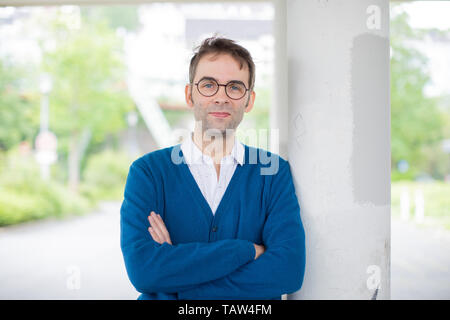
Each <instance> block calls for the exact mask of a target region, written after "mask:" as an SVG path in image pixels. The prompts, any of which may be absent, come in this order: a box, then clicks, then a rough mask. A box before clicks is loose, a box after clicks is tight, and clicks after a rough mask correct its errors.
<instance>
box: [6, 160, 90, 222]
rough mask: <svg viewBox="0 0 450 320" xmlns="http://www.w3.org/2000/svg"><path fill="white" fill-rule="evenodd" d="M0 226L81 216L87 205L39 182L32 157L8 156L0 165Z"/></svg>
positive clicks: (51, 184) (61, 187) (63, 189)
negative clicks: (75, 215)
mask: <svg viewBox="0 0 450 320" xmlns="http://www.w3.org/2000/svg"><path fill="white" fill-rule="evenodd" d="M0 165H1V166H0V226H4V225H11V224H16V223H20V222H24V221H28V220H34V219H42V218H46V217H58V218H61V217H64V216H67V215H69V214H81V213H84V212H86V211H88V210H89V209H90V205H89V202H88V201H87V200H86V199H83V198H82V197H81V196H79V195H76V194H73V193H72V192H71V191H69V190H68V189H67V188H66V187H65V186H64V185H62V184H60V183H57V182H54V181H44V180H42V179H41V178H40V172H39V167H38V166H37V165H36V164H35V161H34V159H33V158H32V157H30V156H29V157H24V156H18V155H17V154H14V153H12V154H10V155H8V157H7V158H6V160H5V158H3V161H2V163H0Z"/></svg>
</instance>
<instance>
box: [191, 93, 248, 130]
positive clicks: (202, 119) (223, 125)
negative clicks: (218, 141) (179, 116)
mask: <svg viewBox="0 0 450 320" xmlns="http://www.w3.org/2000/svg"><path fill="white" fill-rule="evenodd" d="M248 102H249V99H247V102H246V104H245V106H242V107H241V108H238V109H237V111H236V112H233V110H232V109H224V108H222V107H223V106H215V105H214V106H208V107H206V108H205V107H203V106H202V105H200V104H198V103H196V102H195V101H194V100H193V99H192V103H193V105H194V118H195V121H196V122H197V123H199V124H200V125H201V132H202V136H203V137H205V138H210V139H211V138H212V139H214V138H215V137H217V136H218V135H219V136H221V138H222V139H226V138H227V137H228V136H229V135H231V134H232V133H234V132H235V130H236V128H237V127H238V126H239V124H240V123H241V121H242V119H243V117H244V110H245V108H246V107H247V106H248ZM210 112H228V113H229V114H230V115H229V116H228V117H227V118H224V119H223V121H221V120H220V118H217V119H216V118H214V116H211V115H209V113H210Z"/></svg>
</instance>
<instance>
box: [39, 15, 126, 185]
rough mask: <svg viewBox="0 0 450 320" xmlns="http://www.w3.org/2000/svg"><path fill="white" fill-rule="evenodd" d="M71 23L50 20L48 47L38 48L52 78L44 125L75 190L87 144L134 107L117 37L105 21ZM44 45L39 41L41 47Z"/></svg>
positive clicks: (112, 129) (116, 128)
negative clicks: (52, 136) (54, 140)
mask: <svg viewBox="0 0 450 320" xmlns="http://www.w3.org/2000/svg"><path fill="white" fill-rule="evenodd" d="M80 19H81V21H80V25H79V26H78V27H75V28H73V26H72V27H71V26H70V25H66V24H64V22H63V20H61V19H55V21H53V22H52V24H51V26H52V27H51V31H52V32H51V37H52V39H53V40H52V41H54V43H55V45H54V48H53V49H52V50H50V51H45V50H44V55H43V69H44V71H45V72H47V73H49V74H50V75H51V77H52V79H53V90H52V92H51V94H50V110H51V112H50V128H51V129H52V130H53V131H54V132H56V134H57V136H58V138H59V142H58V145H59V149H60V150H61V151H62V152H65V153H67V155H68V173H69V175H68V179H69V186H70V188H71V189H72V190H74V191H76V190H77V189H78V185H79V182H80V164H81V161H82V159H83V157H84V154H85V151H86V149H87V146H88V145H89V144H90V143H101V142H102V141H104V139H105V137H106V136H107V135H109V134H112V133H115V132H118V131H119V130H121V129H123V128H124V127H125V126H126V121H125V115H126V113H127V112H128V111H130V110H131V109H133V108H134V104H133V102H132V100H131V98H130V97H129V95H128V92H127V88H126V83H125V66H124V60H123V56H122V54H123V52H122V48H123V46H122V41H121V39H120V38H119V37H118V36H117V35H116V33H115V31H114V30H112V29H111V28H110V27H109V25H108V23H107V22H106V21H105V20H101V19H99V20H97V21H92V20H89V23H88V22H86V21H85V20H84V19H83V16H82V15H81V16H80ZM43 47H44V46H43Z"/></svg>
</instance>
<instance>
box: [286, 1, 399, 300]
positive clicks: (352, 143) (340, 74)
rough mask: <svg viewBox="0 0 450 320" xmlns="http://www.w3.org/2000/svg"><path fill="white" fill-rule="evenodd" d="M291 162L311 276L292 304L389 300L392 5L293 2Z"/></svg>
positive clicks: (288, 4) (289, 33)
mask: <svg viewBox="0 0 450 320" xmlns="http://www.w3.org/2000/svg"><path fill="white" fill-rule="evenodd" d="M286 9H287V11H286V12H287V55H288V70H289V71H288V72H289V74H288V81H289V95H288V97H289V101H288V103H289V112H288V119H289V143H288V159H289V161H290V164H291V168H292V173H293V176H294V180H295V186H296V190H297V195H298V197H299V202H300V206H301V215H302V219H303V223H304V226H305V231H306V246H307V252H306V273H305V279H304V282H303V287H302V288H301V290H300V291H298V292H296V293H294V294H291V295H288V297H287V298H288V299H375V298H376V299H389V298H390V155H391V154H390V101H389V38H388V37H389V3H388V0H329V1H326V0H322V1H317V0H316V1H312V0H303V1H298V0H288V1H287V2H286Z"/></svg>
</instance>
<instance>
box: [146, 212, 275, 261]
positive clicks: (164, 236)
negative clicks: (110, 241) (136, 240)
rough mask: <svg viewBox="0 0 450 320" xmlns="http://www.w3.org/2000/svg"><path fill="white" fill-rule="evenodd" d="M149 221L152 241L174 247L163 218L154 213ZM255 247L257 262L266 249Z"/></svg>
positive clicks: (149, 217)
mask: <svg viewBox="0 0 450 320" xmlns="http://www.w3.org/2000/svg"><path fill="white" fill-rule="evenodd" d="M148 221H149V222H150V227H148V232H149V233H150V235H151V236H152V239H153V240H154V241H156V242H158V243H159V244H163V243H164V242H167V243H168V244H170V245H172V241H171V240H170V234H169V231H168V230H167V228H166V225H165V224H164V221H163V219H162V218H161V216H160V215H159V214H157V213H155V212H154V211H152V212H151V213H150V215H149V216H148ZM253 245H254V246H255V260H256V259H258V257H259V256H260V255H262V254H263V253H264V251H265V250H266V248H265V247H264V246H263V245H259V244H256V243H254V244H253Z"/></svg>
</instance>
